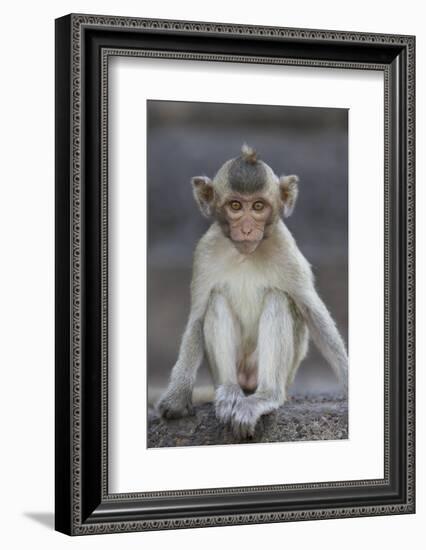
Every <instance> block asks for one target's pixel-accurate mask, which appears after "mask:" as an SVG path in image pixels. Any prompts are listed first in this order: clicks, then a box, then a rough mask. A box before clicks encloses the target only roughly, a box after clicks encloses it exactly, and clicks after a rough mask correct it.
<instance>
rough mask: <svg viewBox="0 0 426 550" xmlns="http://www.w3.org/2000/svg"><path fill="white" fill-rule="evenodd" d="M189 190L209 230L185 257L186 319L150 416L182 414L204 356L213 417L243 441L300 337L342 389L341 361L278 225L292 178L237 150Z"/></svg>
mask: <svg viewBox="0 0 426 550" xmlns="http://www.w3.org/2000/svg"><path fill="white" fill-rule="evenodd" d="M192 187H193V192H194V197H195V200H196V201H197V203H198V205H199V207H200V210H201V212H202V213H203V214H204V215H205V216H207V217H209V218H211V219H212V220H213V223H212V225H211V226H210V228H209V229H208V231H207V232H206V233H205V234H204V236H203V237H202V238H201V240H200V241H199V243H198V245H197V247H196V250H195V255H194V266H193V278H192V283H191V311H190V315H189V319H188V323H187V326H186V329H185V332H184V335H183V338H182V343H181V347H180V351H179V357H178V359H177V362H176V364H175V366H174V367H173V370H172V373H171V376H170V382H169V385H168V388H167V390H166V392H165V394H164V395H163V397H162V399H161V400H160V403H159V409H160V411H161V413H162V415H163V416H164V417H166V418H175V417H180V416H184V415H186V414H191V412H192V390H193V387H194V382H195V377H196V374H197V370H198V368H199V366H200V364H201V362H202V360H203V357H204V355H205V354H206V356H207V359H208V363H209V366H210V369H211V372H212V376H213V379H214V383H215V387H216V397H215V409H216V416H217V418H218V420H219V421H220V422H223V423H226V424H230V425H231V427H232V429H233V431H234V434H235V435H236V437H239V438H246V437H250V436H253V434H254V430H255V426H256V423H257V421H258V420H259V418H260V417H261V416H262V415H264V414H268V413H270V412H272V411H273V410H274V409H276V408H278V407H279V406H281V405H282V404H283V403H284V402H285V399H286V393H287V390H288V388H289V386H290V384H291V383H292V382H293V380H294V377H295V374H296V371H297V369H298V367H299V365H300V363H301V361H302V359H303V358H304V357H305V354H306V351H307V348H308V339H309V334H310V335H311V337H312V339H313V340H314V342H315V344H316V345H317V346H318V348H319V350H320V351H321V352H322V354H323V356H324V357H325V359H326V360H327V361H328V362H329V363H330V365H331V366H332V368H333V370H334V372H335V373H336V375H337V376H338V378H339V379H340V381H341V383H342V384H343V386H344V389H345V391H346V388H347V363H348V358H347V353H346V349H345V345H344V343H343V341H342V338H341V337H340V334H339V332H338V330H337V328H336V326H335V324H334V322H333V319H332V318H331V316H330V313H329V312H328V310H327V308H326V306H325V305H324V303H323V302H322V301H321V299H320V297H319V296H318V294H317V292H316V290H315V287H314V281H313V276H312V272H311V268H310V265H309V264H308V262H307V261H306V259H305V258H304V256H303V255H302V254H301V252H300V251H299V249H298V248H297V245H296V242H295V240H294V239H293V237H292V235H291V233H290V231H289V230H288V229H287V227H286V225H285V224H284V222H283V221H282V219H281V216H284V217H286V216H290V214H291V213H292V211H293V209H294V206H295V203H296V199H297V194H298V178H297V176H281V177H277V176H276V175H275V173H274V172H273V171H272V169H271V168H270V167H269V166H268V165H267V164H266V163H264V162H263V161H261V160H259V159H258V158H257V155H256V152H255V151H254V150H253V149H252V148H250V147H248V146H247V145H243V147H242V150H241V154H240V156H239V157H237V158H234V159H231V160H228V161H227V162H225V164H224V165H223V166H222V167H221V168H220V169H219V171H218V173H217V174H216V176H215V177H214V179H213V180H210V179H209V178H207V177H205V176H199V177H194V178H192Z"/></svg>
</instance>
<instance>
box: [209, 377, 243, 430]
mask: <svg viewBox="0 0 426 550" xmlns="http://www.w3.org/2000/svg"><path fill="white" fill-rule="evenodd" d="M243 398H244V393H243V390H242V389H241V387H240V386H239V384H229V385H226V386H225V385H224V386H219V387H218V388H217V390H216V400H215V408H216V418H217V419H218V420H219V422H222V423H223V424H226V423H228V422H230V421H231V416H232V411H233V410H234V407H235V405H236V404H237V403H238V402H239V401H240V400H241V399H243Z"/></svg>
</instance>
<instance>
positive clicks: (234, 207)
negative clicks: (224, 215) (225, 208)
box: [230, 201, 242, 210]
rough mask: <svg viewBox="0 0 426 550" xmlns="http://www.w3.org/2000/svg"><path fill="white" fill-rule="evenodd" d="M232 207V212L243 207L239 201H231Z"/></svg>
mask: <svg viewBox="0 0 426 550" xmlns="http://www.w3.org/2000/svg"><path fill="white" fill-rule="evenodd" d="M230 207H231V208H232V210H241V208H242V205H241V203H240V202H239V201H231V203H230Z"/></svg>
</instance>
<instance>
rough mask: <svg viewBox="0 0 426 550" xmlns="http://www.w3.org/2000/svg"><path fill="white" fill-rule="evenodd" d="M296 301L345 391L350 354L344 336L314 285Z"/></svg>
mask: <svg viewBox="0 0 426 550" xmlns="http://www.w3.org/2000/svg"><path fill="white" fill-rule="evenodd" d="M294 298H295V301H296V303H297V304H298V306H299V309H300V311H301V312H302V315H303V317H304V318H305V321H306V324H307V325H308V328H309V331H310V333H311V336H312V339H313V341H314V343H315V345H316V346H317V347H318V349H319V350H320V352H321V353H322V355H323V356H324V358H325V359H326V360H327V361H328V363H329V364H330V365H331V367H332V368H333V370H334V372H335V373H336V376H337V377H338V379H339V380H340V382H341V384H342V386H343V388H344V390H345V392H346V391H347V384H348V355H347V352H346V348H345V344H344V342H343V339H342V337H341V336H340V334H339V331H338V330H337V327H336V325H335V323H334V321H333V319H332V317H331V315H330V313H329V311H328V309H327V307H326V306H325V304H324V302H323V301H322V300H321V298H320V297H319V295H318V293H317V292H316V290H315V288H314V287H313V285H312V286H311V288H309V290H307V291H305V292H303V293H298V294H297V295H296V296H295V297H294Z"/></svg>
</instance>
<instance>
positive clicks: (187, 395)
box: [158, 317, 204, 418]
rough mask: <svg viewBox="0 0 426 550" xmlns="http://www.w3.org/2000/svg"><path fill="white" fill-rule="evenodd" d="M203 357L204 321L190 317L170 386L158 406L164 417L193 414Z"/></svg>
mask: <svg viewBox="0 0 426 550" xmlns="http://www.w3.org/2000/svg"><path fill="white" fill-rule="evenodd" d="M203 356H204V348H203V334H202V319H199V318H197V317H190V318H189V320H188V323H187V325H186V329H185V332H184V334H183V337H182V342H181V345H180V350H179V356H178V359H177V361H176V364H175V366H174V367H173V370H172V373H171V375H170V381H169V385H168V387H167V390H166V392H165V394H164V395H163V397H162V398H161V400H160V402H159V404H158V406H159V409H160V412H161V414H162V415H163V416H165V417H167V418H176V417H180V416H185V415H187V414H191V413H192V389H193V387H194V382H195V377H196V374H197V371H198V368H199V367H200V365H201V362H202V360H203Z"/></svg>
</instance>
